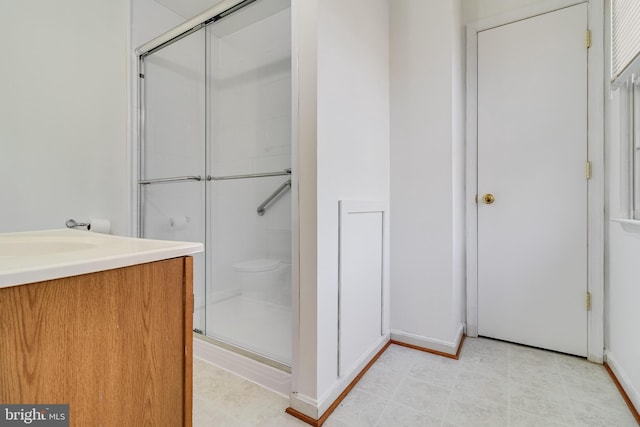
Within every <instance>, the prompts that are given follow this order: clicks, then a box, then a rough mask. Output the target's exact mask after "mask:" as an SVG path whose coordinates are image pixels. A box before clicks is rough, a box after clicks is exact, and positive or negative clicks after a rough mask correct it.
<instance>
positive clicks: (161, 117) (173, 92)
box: [139, 29, 206, 330]
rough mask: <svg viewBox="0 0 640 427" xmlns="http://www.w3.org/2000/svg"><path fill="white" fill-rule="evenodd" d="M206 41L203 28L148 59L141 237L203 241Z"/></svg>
mask: <svg viewBox="0 0 640 427" xmlns="http://www.w3.org/2000/svg"><path fill="white" fill-rule="evenodd" d="M205 44H206V40H205V30H204V29H202V30H199V31H197V32H195V33H193V34H191V35H189V36H187V37H184V38H182V39H180V40H178V41H177V42H175V43H173V44H171V45H168V46H167V47H165V48H163V49H160V50H158V51H156V52H154V53H152V54H150V55H148V56H146V57H145V58H144V62H143V69H142V73H141V74H143V76H144V77H142V78H141V88H142V91H141V97H140V98H141V101H142V111H143V117H144V120H143V122H142V123H143V126H142V128H141V136H142V138H141V152H140V160H141V163H140V180H141V181H140V182H143V183H144V182H149V183H148V184H141V185H139V189H140V234H141V236H142V237H147V238H153V239H164V240H183V241H195V242H203V243H204V241H205V233H206V232H205V222H206V221H205V187H204V182H205V181H204V179H205V163H206V162H205V135H206V132H205V123H206V111H205V107H206V90H205V88H206V85H205V83H206V72H205V71H206V67H205V64H206V62H205V58H204V56H203V52H204V50H205ZM197 178H200V181H198V180H197ZM205 262H206V251H205V253H200V254H197V255H195V256H194V306H195V309H194V326H193V327H194V329H196V330H204V328H205V325H206V319H205V313H204V309H205V306H206V303H205Z"/></svg>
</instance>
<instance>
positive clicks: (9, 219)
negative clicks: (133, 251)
mask: <svg viewBox="0 0 640 427" xmlns="http://www.w3.org/2000/svg"><path fill="white" fill-rule="evenodd" d="M128 19H129V1H127V0H114V1H108V2H105V1H99V0H62V1H57V2H51V1H43V0H39V1H38V0H29V1H18V2H4V3H3V5H2V13H0V28H2V37H1V38H0V52H2V66H1V67H0V93H2V97H1V98H0V152H1V153H2V155H1V156H0V182H2V184H1V185H0V200H2V209H1V210H0V232H9V231H22V230H34V229H48V228H64V223H65V221H66V220H67V219H68V218H75V219H78V220H83V219H88V218H96V217H97V218H108V219H109V220H111V223H112V232H113V233H114V234H128V232H129V187H128V179H129V157H128V145H127V36H128V34H129V29H128V24H129V21H128Z"/></svg>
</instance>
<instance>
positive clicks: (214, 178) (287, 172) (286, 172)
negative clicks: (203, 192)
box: [207, 169, 291, 181]
mask: <svg viewBox="0 0 640 427" xmlns="http://www.w3.org/2000/svg"><path fill="white" fill-rule="evenodd" d="M283 175H291V169H285V170H283V171H282V172H265V173H249V174H244V175H226V176H211V175H207V181H224V180H225V179H244V178H263V177H265V176H283Z"/></svg>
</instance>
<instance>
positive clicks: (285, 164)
mask: <svg viewBox="0 0 640 427" xmlns="http://www.w3.org/2000/svg"><path fill="white" fill-rule="evenodd" d="M290 22H291V14H290V6H289V2H288V1H257V2H255V3H253V4H251V5H250V6H247V7H245V8H243V9H242V10H239V11H237V12H235V13H233V14H231V15H229V16H227V17H225V18H224V19H222V20H220V21H218V22H215V23H213V24H212V25H210V26H209V27H208V28H207V31H208V34H207V37H208V43H207V44H208V47H207V54H208V69H209V72H208V74H209V75H208V78H209V88H208V108H207V110H208V114H207V118H208V121H209V122H208V129H209V134H208V140H209V147H210V149H209V150H208V160H209V164H208V169H209V171H208V174H209V181H208V184H207V209H208V210H209V214H208V218H209V228H208V229H209V237H208V241H209V254H208V256H209V259H208V262H209V272H210V275H209V278H210V282H209V286H210V289H209V291H208V293H207V325H206V326H207V328H206V330H207V335H208V336H210V337H212V338H214V339H216V340H219V341H223V342H225V343H228V344H231V345H233V346H234V347H239V348H241V349H244V350H247V351H249V352H251V353H253V354H256V355H259V356H262V357H264V358H266V359H269V360H272V361H276V362H279V363H280V364H284V365H290V364H291V324H292V319H291V192H290V188H291V176H290V174H291V169H290V168H291V36H290V33H291V30H290V28H291V25H290Z"/></svg>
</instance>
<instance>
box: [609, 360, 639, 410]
mask: <svg viewBox="0 0 640 427" xmlns="http://www.w3.org/2000/svg"><path fill="white" fill-rule="evenodd" d="M605 360H606V362H607V365H609V368H611V371H613V374H614V375H615V376H616V379H617V380H618V382H619V383H620V385H621V386H622V388H623V389H624V391H625V393H627V396H628V397H629V400H631V403H632V404H633V406H634V407H635V408H636V411H639V412H640V393H639V392H638V390H637V389H636V388H635V387H634V386H633V384H632V383H631V381H630V380H629V377H628V376H627V375H626V374H625V373H624V371H623V370H622V368H621V367H620V365H619V364H618V362H617V361H616V359H615V357H614V356H613V354H611V352H610V351H609V350H606V351H605Z"/></svg>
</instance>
